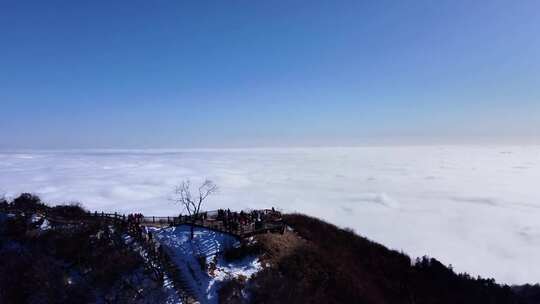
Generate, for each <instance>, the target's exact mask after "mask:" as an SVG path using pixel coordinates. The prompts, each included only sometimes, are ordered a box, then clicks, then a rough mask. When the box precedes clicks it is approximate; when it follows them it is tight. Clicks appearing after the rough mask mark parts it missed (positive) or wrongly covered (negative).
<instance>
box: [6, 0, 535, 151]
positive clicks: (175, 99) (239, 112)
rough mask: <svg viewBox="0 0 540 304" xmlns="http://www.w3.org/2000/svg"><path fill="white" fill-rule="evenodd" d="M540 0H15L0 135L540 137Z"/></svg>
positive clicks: (9, 17)
mask: <svg viewBox="0 0 540 304" xmlns="http://www.w3.org/2000/svg"><path fill="white" fill-rule="evenodd" d="M539 12H540V2H539V1H507V0H505V1H497V0H492V1H470V0H465V1H455V0H452V1H431V0H426V1H381V0H377V1H360V0H357V1H314V0H309V1H294V0H286V1H251V0H249V1H148V0H145V1H133V0H130V1H97V0H95V1H54V0H49V1H24V0H15V1H11V0H3V1H0V111H1V114H2V116H1V118H0V148H3V149H12V148H38V149H55V148H58V149H66V148H195V147H252V146H305V145H318V146H325V145H362V144H373V143H375V144H379V143H389V144H394V143H398V144H407V143H414V144H417V143H460V142H464V143H481V142H492V141H493V142H499V141H502V142H506V141H509V142H518V143H538V142H540V17H539V16H540V15H539Z"/></svg>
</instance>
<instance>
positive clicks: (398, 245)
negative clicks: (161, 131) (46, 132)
mask: <svg viewBox="0 0 540 304" xmlns="http://www.w3.org/2000/svg"><path fill="white" fill-rule="evenodd" d="M205 177H208V178H210V179H212V180H214V181H215V182H216V183H217V184H218V185H219V187H220V192H219V193H218V194H217V195H216V196H214V197H212V198H210V199H209V201H208V205H207V208H208V209H215V208H220V207H230V208H231V209H233V208H234V209H242V208H265V207H269V206H275V207H279V208H281V209H283V210H285V211H299V212H302V213H307V214H310V215H314V216H317V217H320V218H323V219H325V220H328V221H330V222H332V223H335V224H337V225H339V226H346V227H351V228H353V229H354V230H355V231H356V232H357V233H359V234H361V235H364V236H367V237H369V238H371V239H373V240H375V241H377V242H381V243H383V244H385V245H387V246H389V247H391V248H394V249H398V250H403V251H405V252H406V253H408V254H410V255H412V256H420V255H423V254H428V255H430V256H433V257H436V258H438V259H440V260H441V261H442V262H443V263H446V264H449V263H452V265H453V266H454V269H455V270H457V271H467V272H469V273H471V274H473V275H482V276H486V277H494V278H496V279H497V280H498V281H500V282H504V283H525V282H540V261H539V260H538V257H540V190H539V187H540V147H538V146H528V147H518V146H513V147H510V146H497V147H496V146H492V147H472V146H471V147H457V146H456V147H364V148H312V149H311V148H310V149H308V148H306V149H257V150H201V151H195V150H186V151H148V150H147V151H76V152H74V151H72V152H25V153H0V193H1V192H2V191H4V192H5V193H6V194H7V195H8V196H14V195H16V194H18V193H20V192H24V191H28V192H34V193H37V194H39V195H41V196H42V197H43V198H44V199H45V200H47V201H49V202H55V203H61V202H68V201H80V202H82V203H83V204H84V205H85V206H86V207H87V208H89V209H91V210H104V211H119V212H126V213H127V212H143V213H145V214H149V215H172V214H176V213H178V212H179V211H178V208H177V206H175V205H173V204H172V203H171V202H170V201H168V199H167V198H168V197H169V196H170V195H171V193H172V189H173V187H174V185H175V183H177V182H179V181H181V180H182V179H185V178H191V179H192V180H193V182H198V181H199V180H200V179H202V178H205Z"/></svg>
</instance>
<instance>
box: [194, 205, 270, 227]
mask: <svg viewBox="0 0 540 304" xmlns="http://www.w3.org/2000/svg"><path fill="white" fill-rule="evenodd" d="M203 218H204V219H207V218H208V216H207V215H205V216H204V217H203ZM213 219H214V220H215V221H219V222H221V223H223V226H224V227H225V229H227V230H229V231H239V230H244V231H245V230H258V229H261V228H262V227H263V223H265V222H269V221H279V220H281V213H280V212H279V211H276V210H275V209H274V208H272V209H270V210H268V209H267V210H252V211H249V212H244V211H240V212H234V211H231V210H230V209H218V210H217V215H215V217H214V218H213Z"/></svg>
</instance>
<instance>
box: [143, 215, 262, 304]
mask: <svg viewBox="0 0 540 304" xmlns="http://www.w3.org/2000/svg"><path fill="white" fill-rule="evenodd" d="M151 231H152V233H153V235H154V236H155V237H156V239H157V240H158V241H159V242H160V243H161V244H162V245H164V246H166V247H167V248H168V249H170V250H169V252H171V253H172V259H173V260H174V262H175V263H176V265H177V266H178V267H179V268H180V270H181V271H182V273H183V274H184V276H185V278H187V279H189V282H188V284H189V285H190V286H191V288H192V290H194V291H196V292H197V293H198V295H199V299H204V298H206V299H207V302H206V303H217V302H218V297H217V292H218V289H219V288H220V283H222V282H225V281H227V280H229V279H232V278H238V277H240V276H244V277H245V278H247V279H249V278H250V277H251V276H252V275H253V274H255V273H257V272H258V271H259V270H260V269H261V264H260V263H259V261H258V259H257V257H247V258H245V259H243V260H240V261H234V262H232V263H227V262H225V261H224V260H223V258H222V257H221V256H220V255H219V253H221V252H223V250H225V249H227V248H231V247H233V246H236V245H238V241H237V240H236V239H235V238H234V237H232V236H231V235H228V234H225V233H221V232H217V231H213V230H209V229H205V228H199V227H198V228H195V230H194V237H193V240H190V235H191V228H190V226H187V225H183V226H178V227H170V228H163V229H152V230H151ZM198 256H204V257H205V258H206V262H207V264H210V263H211V262H212V261H214V258H217V264H216V266H217V267H216V270H215V271H214V272H213V274H209V273H207V272H205V271H202V270H201V267H200V264H199V262H198V261H197V257H198Z"/></svg>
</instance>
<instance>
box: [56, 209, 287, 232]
mask: <svg viewBox="0 0 540 304" xmlns="http://www.w3.org/2000/svg"><path fill="white" fill-rule="evenodd" d="M255 212H260V213H261V214H264V216H262V218H263V219H260V220H245V221H244V220H240V219H236V220H233V219H227V218H219V217H218V216H217V211H209V212H205V213H204V214H205V216H204V218H203V217H202V216H201V217H198V218H193V217H189V216H142V215H137V214H135V215H125V214H118V213H104V212H93V213H92V212H89V213H88V214H87V216H86V219H88V220H108V221H113V222H125V223H129V222H136V223H138V224H139V225H142V226H147V227H156V228H164V227H173V226H179V225H189V226H194V227H200V228H206V229H210V230H214V231H218V232H222V233H226V234H229V235H233V236H235V237H237V238H247V237H250V236H253V235H256V234H263V233H283V232H284V229H285V225H284V224H283V222H282V220H281V214H280V213H279V212H276V211H272V210H257V211H255ZM232 214H235V215H236V216H237V215H238V214H239V213H237V212H235V213H232ZM246 214H248V213H246ZM46 217H47V218H49V219H50V220H51V221H60V222H64V223H66V224H67V223H69V222H72V223H73V224H75V223H77V222H79V221H81V220H82V219H72V220H69V221H68V222H66V221H65V219H62V218H52V217H51V216H47V215H46ZM246 218H247V216H246Z"/></svg>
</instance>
